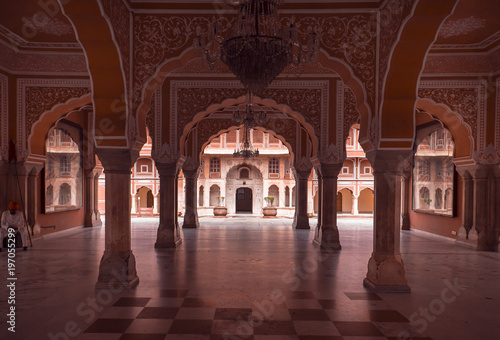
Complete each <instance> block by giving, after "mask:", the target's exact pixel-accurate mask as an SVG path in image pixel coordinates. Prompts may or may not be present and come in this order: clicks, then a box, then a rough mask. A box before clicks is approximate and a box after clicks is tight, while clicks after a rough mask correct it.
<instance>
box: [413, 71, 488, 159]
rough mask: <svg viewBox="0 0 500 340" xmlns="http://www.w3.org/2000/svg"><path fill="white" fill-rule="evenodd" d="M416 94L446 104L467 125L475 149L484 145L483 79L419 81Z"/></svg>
mask: <svg viewBox="0 0 500 340" xmlns="http://www.w3.org/2000/svg"><path fill="white" fill-rule="evenodd" d="M418 96H419V98H422V99H424V98H425V99H431V100H432V101H434V102H436V103H438V104H444V105H446V106H448V107H449V108H450V109H451V110H452V111H453V112H456V113H458V114H459V115H460V116H461V117H462V119H463V121H464V123H465V124H467V126H469V128H470V130H471V133H472V137H473V140H474V142H475V145H476V149H477V150H482V149H483V148H484V147H485V142H486V140H485V124H486V84H485V82H483V81H421V82H420V87H419V89H418Z"/></svg>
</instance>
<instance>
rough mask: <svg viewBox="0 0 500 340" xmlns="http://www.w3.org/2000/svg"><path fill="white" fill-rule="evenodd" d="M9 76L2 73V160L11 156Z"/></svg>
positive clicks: (0, 108)
mask: <svg viewBox="0 0 500 340" xmlns="http://www.w3.org/2000/svg"><path fill="white" fill-rule="evenodd" d="M8 85H9V78H8V77H7V76H5V75H3V74H0V122H1V123H0V124H1V129H2V130H1V132H0V133H1V134H2V136H1V145H2V149H1V150H0V160H2V159H3V160H8V158H9V89H8Z"/></svg>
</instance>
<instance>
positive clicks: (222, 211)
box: [214, 207, 227, 217]
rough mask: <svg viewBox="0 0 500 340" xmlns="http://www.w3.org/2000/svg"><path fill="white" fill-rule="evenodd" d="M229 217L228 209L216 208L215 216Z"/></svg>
mask: <svg viewBox="0 0 500 340" xmlns="http://www.w3.org/2000/svg"><path fill="white" fill-rule="evenodd" d="M226 215H227V208H226V207H215V208H214V216H219V217H221V216H222V217H223V216H226Z"/></svg>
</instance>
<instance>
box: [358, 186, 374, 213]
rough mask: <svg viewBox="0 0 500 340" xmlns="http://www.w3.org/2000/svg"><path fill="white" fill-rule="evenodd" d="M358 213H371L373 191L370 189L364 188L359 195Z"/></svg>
mask: <svg viewBox="0 0 500 340" xmlns="http://www.w3.org/2000/svg"><path fill="white" fill-rule="evenodd" d="M358 211H359V212H360V213H365V214H372V213H373V190H371V189H370V188H365V189H363V190H361V192H360V193H359V198H358Z"/></svg>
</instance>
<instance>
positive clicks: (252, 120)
mask: <svg viewBox="0 0 500 340" xmlns="http://www.w3.org/2000/svg"><path fill="white" fill-rule="evenodd" d="M233 119H234V120H235V121H236V122H237V124H238V125H243V142H242V143H241V144H240V148H239V149H236V150H234V152H233V157H243V158H244V159H250V158H251V159H254V158H255V157H258V156H259V150H258V149H254V147H253V145H252V143H250V137H249V135H250V130H251V129H253V128H254V127H256V126H258V125H262V124H264V123H265V121H266V120H267V113H266V111H260V110H255V108H254V105H253V103H252V92H250V91H249V92H248V97H247V103H246V105H245V111H244V112H241V111H240V110H238V111H237V112H235V113H234V114H233Z"/></svg>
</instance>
